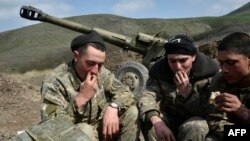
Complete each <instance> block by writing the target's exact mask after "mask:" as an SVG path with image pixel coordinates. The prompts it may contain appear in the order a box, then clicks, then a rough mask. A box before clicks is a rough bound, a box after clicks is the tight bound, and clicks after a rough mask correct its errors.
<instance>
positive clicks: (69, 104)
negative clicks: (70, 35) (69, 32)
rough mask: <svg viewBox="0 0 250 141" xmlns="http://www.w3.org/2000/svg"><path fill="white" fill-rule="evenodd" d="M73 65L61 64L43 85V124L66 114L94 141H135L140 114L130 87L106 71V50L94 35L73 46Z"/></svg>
mask: <svg viewBox="0 0 250 141" xmlns="http://www.w3.org/2000/svg"><path fill="white" fill-rule="evenodd" d="M71 50H72V53H73V59H72V61H70V62H68V63H67V64H66V63H64V64H61V65H59V66H58V67H57V68H55V69H54V70H53V71H52V73H51V74H50V75H49V76H48V77H46V78H45V80H44V81H43V84H42V88H41V91H42V97H43V105H42V111H41V113H42V120H43V121H47V120H50V119H54V118H55V117H56V116H58V115H61V114H65V115H67V116H68V117H69V119H71V121H72V122H73V123H74V124H76V125H77V126H78V127H80V128H81V129H82V131H83V132H84V133H86V135H88V136H89V137H90V138H91V140H93V141H94V140H96V141H98V140H124V141H125V140H126V141H135V140H136V138H137V134H138V127H137V118H138V110H137V107H136V106H135V100H134V96H133V94H132V93H131V91H130V90H129V88H128V87H126V86H124V85H123V84H122V83H121V82H120V81H118V80H117V79H116V78H115V76H114V74H113V73H111V72H110V71H109V70H107V69H106V68H105V67H104V66H103V63H104V61H105V57H106V56H105V51H106V47H105V44H104V41H103V39H102V38H101V37H100V35H99V34H98V33H97V32H95V31H91V32H89V33H88V34H86V35H79V36H77V37H76V38H74V39H73V40H72V42H71Z"/></svg>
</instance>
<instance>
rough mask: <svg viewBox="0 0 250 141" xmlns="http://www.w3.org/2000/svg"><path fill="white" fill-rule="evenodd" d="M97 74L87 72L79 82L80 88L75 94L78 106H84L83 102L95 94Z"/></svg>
mask: <svg viewBox="0 0 250 141" xmlns="http://www.w3.org/2000/svg"><path fill="white" fill-rule="evenodd" d="M96 90H97V76H96V75H94V74H91V72H88V74H87V77H86V79H85V81H84V82H82V83H81V86H80V90H79V93H78V95H77V96H76V103H77V105H78V108H80V109H81V108H84V106H85V104H86V103H87V102H88V101H89V100H90V99H91V98H92V97H93V96H94V95H95V94H96Z"/></svg>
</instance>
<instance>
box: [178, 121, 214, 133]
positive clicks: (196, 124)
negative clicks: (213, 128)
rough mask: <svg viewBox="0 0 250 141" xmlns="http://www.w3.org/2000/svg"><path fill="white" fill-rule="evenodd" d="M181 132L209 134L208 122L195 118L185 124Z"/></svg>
mask: <svg viewBox="0 0 250 141" xmlns="http://www.w3.org/2000/svg"><path fill="white" fill-rule="evenodd" d="M179 130H181V131H185V132H196V133H202V134H207V133H208V131H209V127H208V124H207V121H206V120H205V119H203V118H200V117H193V118H190V119H189V120H187V121H186V122H184V123H183V124H182V125H181V126H180V127H179Z"/></svg>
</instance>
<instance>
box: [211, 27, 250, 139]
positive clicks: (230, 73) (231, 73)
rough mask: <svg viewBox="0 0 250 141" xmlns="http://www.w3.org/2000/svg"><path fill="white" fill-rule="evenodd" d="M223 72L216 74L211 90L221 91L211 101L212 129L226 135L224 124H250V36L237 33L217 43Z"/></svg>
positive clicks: (215, 132)
mask: <svg viewBox="0 0 250 141" xmlns="http://www.w3.org/2000/svg"><path fill="white" fill-rule="evenodd" d="M217 58H218V61H219V62H220V68H221V72H220V73H218V74H217V75H215V77H214V79H213V80H212V83H211V86H210V92H211V93H212V92H217V93H220V94H219V95H218V96H216V97H215V99H214V103H215V104H211V105H210V106H211V107H210V108H211V109H210V110H211V111H212V113H210V116H209V119H208V123H209V126H210V131H211V132H212V133H213V134H215V135H217V137H219V139H220V140H222V138H223V131H224V125H232V124H249V123H250V36H249V35H248V34H246V33H242V32H234V33H231V34H229V35H228V36H226V37H225V38H223V39H222V41H221V43H220V44H219V46H218V57H217Z"/></svg>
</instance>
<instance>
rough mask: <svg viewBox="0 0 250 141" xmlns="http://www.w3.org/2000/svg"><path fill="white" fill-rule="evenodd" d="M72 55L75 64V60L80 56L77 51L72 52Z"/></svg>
mask: <svg viewBox="0 0 250 141" xmlns="http://www.w3.org/2000/svg"><path fill="white" fill-rule="evenodd" d="M72 54H73V58H74V62H77V60H78V58H79V56H80V54H79V52H78V51H77V50H75V51H73V52H72Z"/></svg>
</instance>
